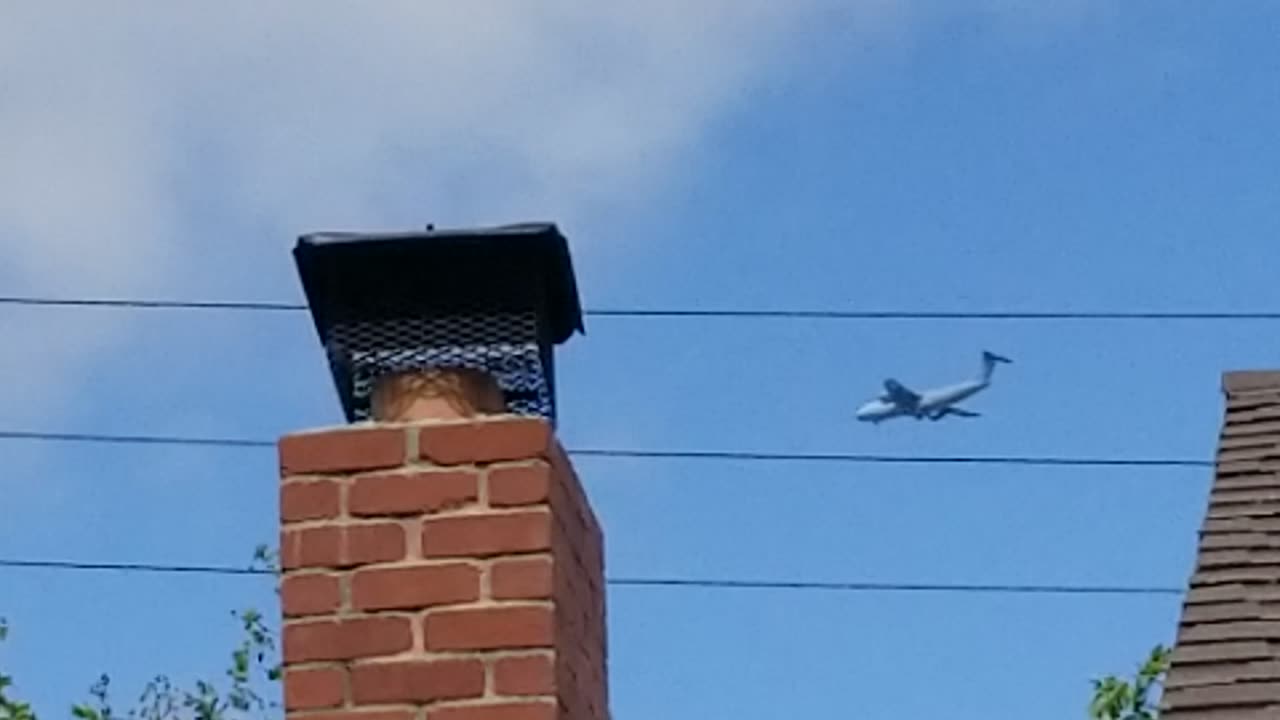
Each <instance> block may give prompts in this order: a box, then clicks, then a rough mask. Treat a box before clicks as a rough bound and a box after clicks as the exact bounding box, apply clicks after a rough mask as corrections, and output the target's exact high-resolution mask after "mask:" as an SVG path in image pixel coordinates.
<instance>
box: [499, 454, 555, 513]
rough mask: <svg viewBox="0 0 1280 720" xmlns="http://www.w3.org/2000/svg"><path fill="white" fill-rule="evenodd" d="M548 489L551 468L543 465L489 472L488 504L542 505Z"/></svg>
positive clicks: (520, 466)
mask: <svg viewBox="0 0 1280 720" xmlns="http://www.w3.org/2000/svg"><path fill="white" fill-rule="evenodd" d="M550 489H551V468H549V467H547V466H546V465H545V464H539V465H515V466H508V467H496V468H492V469H491V470H489V504H490V505H492V506H494V507H508V506H513V505H533V504H535V503H544V502H546V501H547V497H548V495H549V491H550Z"/></svg>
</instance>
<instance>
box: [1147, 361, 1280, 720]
mask: <svg viewBox="0 0 1280 720" xmlns="http://www.w3.org/2000/svg"><path fill="white" fill-rule="evenodd" d="M1222 388H1223V391H1224V393H1225V394H1226V411H1225V418H1224V421H1223V425H1222V433H1221V437H1220V439H1219V444H1218V461H1217V467H1216V473H1215V477H1214V482H1213V488H1212V490H1211V491H1210V493H1209V499H1208V507H1207V510H1206V513H1205V520H1204V524H1203V525H1202V526H1201V528H1200V533H1199V546H1198V552H1197V558H1196V568H1195V573H1194V574H1193V575H1192V577H1191V582H1190V587H1189V589H1188V592H1187V596H1186V599H1185V601H1184V604H1183V609H1182V617H1181V620H1180V622H1179V625H1178V637H1177V641H1176V643H1175V645H1174V649H1173V655H1172V660H1171V666H1170V669H1169V675H1168V677H1167V678H1166V680H1165V691H1164V697H1163V700H1162V701H1161V709H1162V712H1161V718H1162V720H1254V719H1255V718H1280V372H1270V371H1245V372H1229V373H1226V374H1224V375H1223V378H1222Z"/></svg>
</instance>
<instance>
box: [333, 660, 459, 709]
mask: <svg viewBox="0 0 1280 720" xmlns="http://www.w3.org/2000/svg"><path fill="white" fill-rule="evenodd" d="M483 694H484V664H483V663H482V662H480V661H479V660H436V661H430V662H421V661H419V662H380V663H362V664H360V665H356V666H355V668H354V669H353V670H352V671H351V699H352V701H353V702H355V703H357V704H362V705H372V704H380V703H425V702H432V701H435V700H461V699H464V698H475V697H480V696H481V695H483Z"/></svg>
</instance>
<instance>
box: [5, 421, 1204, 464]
mask: <svg viewBox="0 0 1280 720" xmlns="http://www.w3.org/2000/svg"><path fill="white" fill-rule="evenodd" d="M0 440H15V441H37V442H40V441H43V442H83V443H95V444H110V445H173V446H203V447H218V448H273V447H275V446H276V443H274V442H272V441H270V440H256V439H249V438H214V437H182V436H165V435H114V434H102V433H53V432H34V431H21V430H0ZM568 452H569V454H570V455H574V456H577V457H605V458H631V459H650V460H654V459H659V460H727V461H741V462H827V463H856V464H872V463H877V464H896V465H965V464H967V465H1036V466H1067V467H1163V468H1192V467H1194V468H1206V467H1213V466H1214V462H1213V461H1212V460H1194V459H1188V458H1108V457H1054V456H1011V455H986V456H978V455H934V456H916V455H879V454H862V453H784V452H776V453H771V452H746V451H730V450H724V451H720V450H630V449H622V448H572V449H569V450H568Z"/></svg>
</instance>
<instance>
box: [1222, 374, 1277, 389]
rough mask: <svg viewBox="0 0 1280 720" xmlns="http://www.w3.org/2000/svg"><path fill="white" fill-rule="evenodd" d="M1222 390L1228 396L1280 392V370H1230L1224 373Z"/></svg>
mask: <svg viewBox="0 0 1280 720" xmlns="http://www.w3.org/2000/svg"><path fill="white" fill-rule="evenodd" d="M1222 390H1223V392H1225V393H1226V394H1228V395H1241V394H1245V393H1255V392H1280V370H1229V371H1227V372H1224V373H1222Z"/></svg>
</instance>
